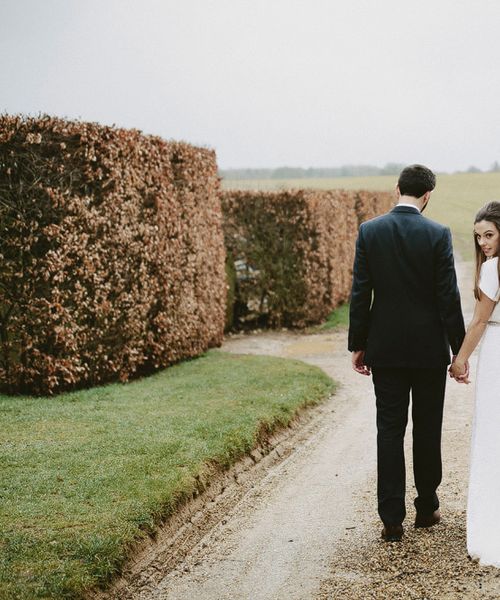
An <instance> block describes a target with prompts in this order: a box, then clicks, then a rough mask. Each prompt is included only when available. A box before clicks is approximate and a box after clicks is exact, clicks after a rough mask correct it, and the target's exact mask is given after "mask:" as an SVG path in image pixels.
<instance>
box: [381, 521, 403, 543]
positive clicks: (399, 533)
mask: <svg viewBox="0 0 500 600" xmlns="http://www.w3.org/2000/svg"><path fill="white" fill-rule="evenodd" d="M402 537H403V526H402V525H384V528H383V529H382V539H383V540H384V541H385V542H400V541H401V538H402Z"/></svg>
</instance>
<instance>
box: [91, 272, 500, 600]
mask: <svg viewBox="0 0 500 600" xmlns="http://www.w3.org/2000/svg"><path fill="white" fill-rule="evenodd" d="M471 271H472V266H471V265H470V264H464V263H460V264H459V265H458V272H459V278H460V288H461V290H462V297H463V304H464V312H465V313H466V321H468V320H469V319H470V315H471V311H472V298H471V293H470V290H471ZM346 337H347V333H346V331H336V332H333V333H322V334H315V335H300V334H295V333H290V332H279V333H276V332H274V333H259V334H254V335H238V336H233V337H230V338H228V339H227V340H226V342H225V343H224V346H223V349H224V350H226V351H229V352H235V353H255V354H269V355H274V356H284V357H292V358H297V359H300V360H303V361H305V362H308V363H310V364H314V365H318V366H320V367H321V368H323V369H324V370H325V371H326V372H327V373H328V374H329V375H330V376H331V377H333V378H334V379H335V380H336V381H338V382H339V384H340V386H339V389H338V391H337V392H336V394H335V395H334V396H333V397H332V398H331V399H330V400H329V401H328V402H327V403H325V404H324V405H322V406H321V407H318V408H316V409H313V410H311V411H308V413H307V414H306V415H304V416H303V417H302V418H301V419H299V420H298V421H297V423H295V425H294V427H292V428H291V429H290V430H287V431H285V432H281V433H280V434H279V435H277V436H276V438H275V439H273V440H270V443H269V445H268V446H267V447H266V448H261V449H260V451H257V452H256V453H254V456H253V457H252V459H248V460H247V461H243V462H242V463H241V464H240V465H237V466H236V467H235V469H233V470H232V471H231V472H230V473H227V474H226V475H225V476H224V477H221V478H219V479H218V481H217V483H216V485H214V486H212V488H209V489H208V490H207V491H206V492H204V493H203V494H201V495H200V498H198V499H197V500H195V501H193V503H191V504H190V505H189V506H188V507H186V509H185V510H184V511H183V512H182V513H181V514H180V515H179V516H178V518H177V519H176V520H175V522H174V521H172V522H170V523H167V524H166V525H165V527H164V528H163V530H162V531H160V532H159V534H158V536H157V538H156V539H155V540H152V541H149V542H147V543H145V545H144V547H143V548H142V549H141V550H140V551H139V552H137V554H136V557H135V559H134V561H131V563H130V564H129V565H128V567H127V569H126V571H125V573H124V575H123V577H122V579H121V580H120V581H119V582H117V584H116V585H115V586H114V588H113V590H112V591H111V592H110V593H109V594H106V595H100V596H99V597H108V598H111V597H112V598H120V599H128V598H130V599H134V600H136V599H141V600H153V599H154V600H160V599H162V600H167V599H168V600H197V599H200V600H225V599H227V600H240V599H241V600H264V599H266V600H271V599H272V600H282V599H283V600H285V599H287V600H288V599H296V600H299V599H300V600H309V599H321V600H326V599H330V598H342V599H344V598H345V599H356V600H357V599H359V600H361V599H363V600H364V599H366V598H377V599H382V598H383V599H391V600H393V599H398V598H401V599H419V600H424V599H427V600H443V599H463V598H471V599H476V598H477V599H479V598H481V599H482V598H500V571H498V570H496V569H491V568H483V567H480V566H478V565H477V564H476V563H473V562H472V561H470V560H469V559H468V557H467V553H466V546H465V508H466V494H467V472H468V453H469V438H470V427H471V421H472V411H473V396H474V387H473V385H470V386H466V385H458V384H456V383H455V382H453V381H450V383H449V384H448V387H447V397H446V403H445V406H446V408H445V418H444V430H443V461H444V476H443V482H442V484H441V487H440V493H439V495H440V500H441V509H442V522H441V523H440V524H439V525H437V526H436V527H434V528H432V529H430V530H415V529H414V528H413V526H412V523H413V519H414V514H415V513H414V509H413V503H412V500H413V498H414V496H415V490H414V488H413V485H412V476H411V445H410V442H411V435H409V434H410V433H411V422H410V424H409V428H408V435H407V451H406V452H407V468H408V485H407V488H408V492H407V511H408V514H407V518H406V521H405V535H404V538H403V542H402V543H399V544H386V543H384V542H382V541H381V539H380V530H381V526H380V523H379V521H378V517H377V514H376V484H375V469H376V446H375V443H376V429H375V406H374V405H375V402H374V396H373V391H372V384H371V378H368V377H363V376H361V375H357V374H356V373H354V371H353V370H352V369H351V366H350V356H349V354H348V353H347V351H346ZM474 367H475V365H474V361H473V362H472V377H474Z"/></svg>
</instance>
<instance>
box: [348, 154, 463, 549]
mask: <svg viewBox="0 0 500 600" xmlns="http://www.w3.org/2000/svg"><path fill="white" fill-rule="evenodd" d="M435 184H436V177H435V175H434V173H433V172H432V171H430V170H429V169H427V168H426V167H424V166H422V165H411V166H409V167H406V168H405V169H404V170H403V171H402V172H401V174H400V176H399V180H398V186H397V195H398V200H399V202H398V204H397V205H396V206H395V207H394V208H393V209H392V210H391V211H390V212H389V213H387V214H385V215H383V216H381V217H377V218H375V219H372V220H370V221H367V222H365V223H363V224H362V225H361V227H360V228H359V235H358V239H357V242H356V257H355V260H354V272H353V284H352V294H351V307H350V322H349V350H350V351H351V352H352V363H353V367H354V369H355V370H356V371H357V372H358V373H361V374H363V375H370V373H371V374H372V376H373V384H374V388H375V396H376V403H377V463H378V466H377V474H378V483H377V496H378V512H379V515H380V518H381V519H382V522H383V524H384V528H383V530H382V537H383V538H384V539H385V540H386V541H399V540H400V539H401V537H402V535H403V526H402V523H403V520H404V518H405V515H406V509H405V460H404V450H403V440H404V434H405V429H406V424H407V421H408V406H409V397H410V392H411V396H412V418H413V470H414V477H415V486H416V488H417V493H418V496H417V498H416V499H415V507H416V510H417V516H416V520H415V527H430V526H432V525H434V524H436V523H438V522H439V520H440V513H439V510H438V509H439V500H438V497H437V494H436V490H437V487H438V486H439V484H440V482H441V426H442V419H443V402H444V391H445V385H446V371H447V366H448V364H449V362H450V346H451V349H452V352H453V354H454V355H455V354H456V353H457V352H458V350H459V348H460V345H461V343H462V340H463V338H464V336H465V327H464V320H463V316H462V309H461V305H460V294H459V291H458V287H457V278H456V273H455V267H454V262H453V249H452V244H451V234H450V230H449V229H448V228H447V227H444V226H442V225H439V224H438V223H435V222H433V221H431V220H429V219H426V218H425V217H423V216H422V214H421V213H422V211H423V210H424V209H425V207H426V206H427V203H428V202H429V198H430V195H431V192H432V190H433V189H434V187H435Z"/></svg>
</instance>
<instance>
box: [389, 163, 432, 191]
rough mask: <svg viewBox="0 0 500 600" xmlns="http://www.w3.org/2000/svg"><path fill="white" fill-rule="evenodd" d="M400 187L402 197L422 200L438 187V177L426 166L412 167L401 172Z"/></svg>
mask: <svg viewBox="0 0 500 600" xmlns="http://www.w3.org/2000/svg"><path fill="white" fill-rule="evenodd" d="M398 187H399V191H400V193H401V195H402V196H413V198H420V197H421V196H423V195H424V194H425V192H431V191H432V190H433V189H434V188H435V187H436V176H435V175H434V173H433V172H432V171H431V170H430V169H428V168H427V167H424V165H410V166H409V167H405V168H404V169H403V170H402V171H401V173H400V175H399V180H398Z"/></svg>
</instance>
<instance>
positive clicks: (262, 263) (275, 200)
mask: <svg viewBox="0 0 500 600" xmlns="http://www.w3.org/2000/svg"><path fill="white" fill-rule="evenodd" d="M392 203H393V197H392V195H391V194H388V193H384V192H364V191H357V192H348V191H343V190H331V191H322V190H290V191H282V192H259V191H234V190H231V191H227V192H224V193H223V197H222V207H223V213H224V234H225V239H226V248H227V250H228V257H232V259H233V261H234V267H235V270H236V286H235V288H236V289H235V304H234V314H233V326H234V327H244V326H245V325H250V326H255V325H263V326H270V327H280V326H291V327H303V326H306V325H309V324H313V323H318V322H321V321H322V320H323V319H324V318H325V317H326V316H327V315H328V314H329V313H330V312H331V311H332V310H333V309H334V308H336V307H337V306H339V305H340V304H342V303H343V302H346V301H347V300H348V298H349V294H350V289H351V280H352V263H353V258H354V246H355V241H356V236H357V231H358V226H359V224H360V223H361V222H363V221H365V220H367V219H369V218H372V217H374V216H376V215H378V214H381V213H383V212H386V211H387V210H389V208H390V207H391V205H392Z"/></svg>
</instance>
